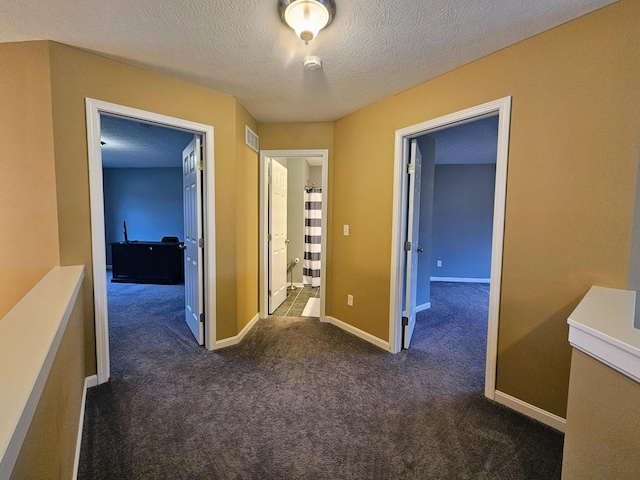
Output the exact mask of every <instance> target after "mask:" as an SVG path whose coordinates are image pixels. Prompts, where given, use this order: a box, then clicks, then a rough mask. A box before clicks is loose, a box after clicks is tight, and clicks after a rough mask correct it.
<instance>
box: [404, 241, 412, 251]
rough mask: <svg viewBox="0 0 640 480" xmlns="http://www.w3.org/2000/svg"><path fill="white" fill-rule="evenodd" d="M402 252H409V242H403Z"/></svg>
mask: <svg viewBox="0 0 640 480" xmlns="http://www.w3.org/2000/svg"><path fill="white" fill-rule="evenodd" d="M404 251H405V252H409V251H411V242H404Z"/></svg>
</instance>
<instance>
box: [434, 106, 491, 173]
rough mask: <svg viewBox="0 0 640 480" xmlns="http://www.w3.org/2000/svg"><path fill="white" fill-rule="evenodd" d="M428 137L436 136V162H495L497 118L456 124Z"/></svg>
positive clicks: (440, 163)
mask: <svg viewBox="0 0 640 480" xmlns="http://www.w3.org/2000/svg"><path fill="white" fill-rule="evenodd" d="M428 136H430V137H433V138H435V139H436V164H437V165H442V164H447V165H453V164H478V163H496V159H497V158H498V117H497V116H495V117H489V118H484V119H482V120H475V121H473V122H468V123H464V124H462V125H455V126H453V127H448V128H445V129H443V130H438V131H437V132H432V133H429V134H428Z"/></svg>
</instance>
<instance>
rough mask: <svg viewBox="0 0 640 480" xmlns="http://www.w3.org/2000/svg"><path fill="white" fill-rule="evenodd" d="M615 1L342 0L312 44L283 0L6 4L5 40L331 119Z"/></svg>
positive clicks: (260, 111)
mask: <svg viewBox="0 0 640 480" xmlns="http://www.w3.org/2000/svg"><path fill="white" fill-rule="evenodd" d="M613 1H614V0H422V1H420V0H396V1H395V2H390V1H383V0H336V3H337V9H336V10H337V12H336V17H335V19H334V21H333V23H332V24H331V25H329V27H327V28H326V29H325V30H323V31H321V32H320V34H319V35H318V37H317V38H316V39H314V40H313V41H311V42H310V43H309V45H307V46H305V45H304V42H302V41H301V40H299V39H297V38H296V36H295V34H294V32H293V30H291V29H290V28H288V27H286V26H285V25H284V24H283V23H282V22H281V20H280V17H279V16H278V13H277V9H276V5H277V1H276V0H171V1H164V2H158V1H156V0H136V1H131V0H110V1H108V2H106V1H104V0H56V1H50V0H20V1H16V0H0V42H10V41H22V40H36V39H50V40H55V41H58V42H62V43H66V44H69V45H74V46H77V47H80V48H84V49H87V50H91V51H94V52H98V53H100V54H102V55H105V56H109V57H112V58H116V59H119V60H122V61H125V62H127V63H130V64H133V65H138V66H141V67H143V68H147V69H149V70H155V71H158V72H161V73H164V74H167V75H170V76H173V77H176V78H180V79H183V80H187V81H190V82H193V83H196V84H199V85H203V86H206V87H209V88H212V89H214V90H216V91H219V92H222V93H225V94H228V95H232V96H235V97H236V98H238V100H239V101H240V102H241V103H242V104H243V105H245V107H247V109H248V110H249V112H250V113H251V114H252V115H253V116H254V117H255V118H256V119H257V120H258V121H259V122H261V123H269V122H310V121H328V120H335V119H337V118H340V117H342V116H344V115H346V114H348V113H351V112H353V111H356V110H358V109H360V108H362V107H364V106H366V105H368V104H371V103H373V102H376V101H378V100H380V99H382V98H385V97H388V96H390V95H393V94H396V93H399V92H401V91H403V90H406V89H407V88H410V87H412V86H415V85H418V84H420V83H423V82H425V81H427V80H429V79H431V78H434V77H435V76H438V75H440V74H443V73H445V72H448V71H450V70H452V69H454V68H457V67H459V66H461V65H464V64H466V63H469V62H471V61H473V60H475V59H478V58H481V57H483V56H485V55H488V54H490V53H492V52H495V51H497V50H499V49H501V48H504V47H506V46H508V45H511V44H513V43H515V42H517V41H519V40H522V39H525V38H527V37H530V36H532V35H535V34H537V33H540V32H543V31H545V30H548V29H549V28H552V27H554V26H557V25H559V24H561V23H564V22H566V21H568V20H571V19H573V18H576V17H578V16H581V15H584V14H585V13H588V12H590V11H593V10H595V9H597V8H600V7H602V6H605V5H608V4H610V3H613ZM306 55H318V56H320V57H321V58H322V60H323V69H322V70H316V71H313V72H307V71H305V70H304V69H303V66H302V61H303V58H304V57H305V56H306Z"/></svg>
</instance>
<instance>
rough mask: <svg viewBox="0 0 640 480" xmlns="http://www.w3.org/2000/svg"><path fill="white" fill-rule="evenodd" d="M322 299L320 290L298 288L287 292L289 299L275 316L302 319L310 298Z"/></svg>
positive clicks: (278, 309) (274, 313)
mask: <svg viewBox="0 0 640 480" xmlns="http://www.w3.org/2000/svg"><path fill="white" fill-rule="evenodd" d="M314 297H316V298H318V297H320V288H312V287H303V288H300V287H297V288H296V289H295V290H287V298H286V300H285V301H284V302H282V305H280V306H279V307H278V308H277V309H276V311H275V312H273V315H275V316H278V317H300V316H302V311H303V310H304V307H305V306H306V305H307V302H308V301H309V299H310V298H314Z"/></svg>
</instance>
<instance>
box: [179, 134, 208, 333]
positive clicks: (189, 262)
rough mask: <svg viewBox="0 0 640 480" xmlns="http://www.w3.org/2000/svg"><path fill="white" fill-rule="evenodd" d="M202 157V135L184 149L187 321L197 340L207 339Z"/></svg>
mask: <svg viewBox="0 0 640 480" xmlns="http://www.w3.org/2000/svg"><path fill="white" fill-rule="evenodd" d="M201 168H202V158H201V150H200V137H199V136H198V135H194V136H193V140H191V142H190V143H189V145H187V147H186V148H185V149H184V150H183V152H182V193H183V208H184V246H185V250H184V253H185V255H184V289H185V292H184V293H185V295H184V300H185V321H186V322H187V325H188V326H189V330H191V333H193V336H194V337H195V338H196V340H197V341H198V344H199V345H202V344H203V343H204V309H203V292H204V285H203V269H202V254H203V247H204V244H203V243H201V241H202V238H203V237H202V169H201Z"/></svg>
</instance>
